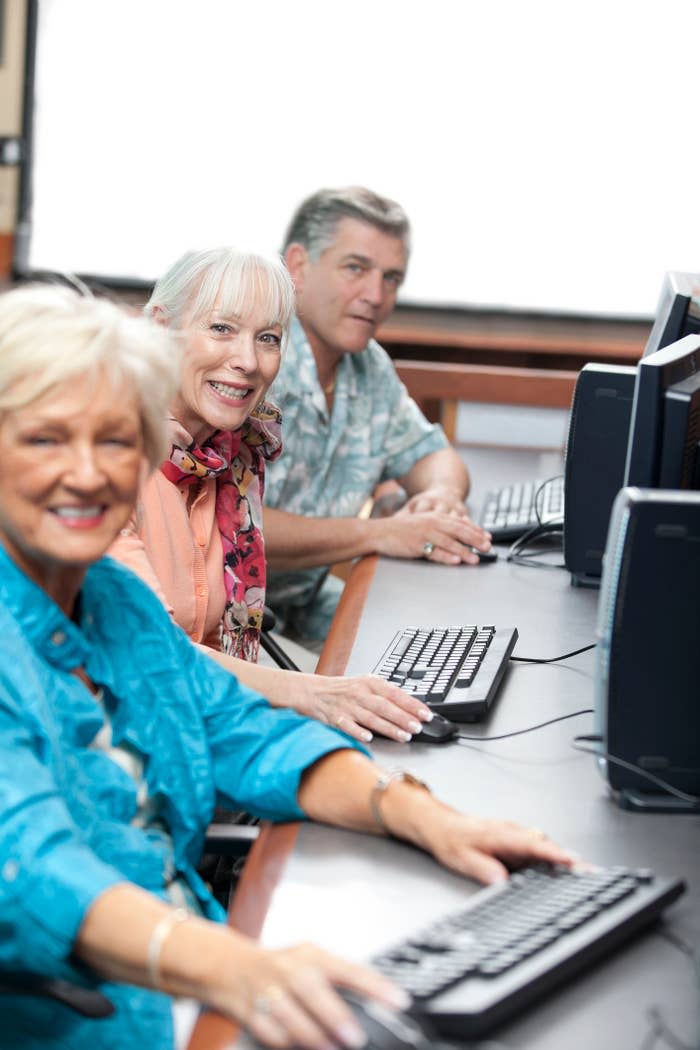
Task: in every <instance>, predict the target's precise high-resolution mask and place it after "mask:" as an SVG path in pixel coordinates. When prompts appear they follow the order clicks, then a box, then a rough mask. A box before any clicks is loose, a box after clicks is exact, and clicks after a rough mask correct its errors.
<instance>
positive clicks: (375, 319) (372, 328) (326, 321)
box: [287, 218, 407, 355]
mask: <svg viewBox="0 0 700 1050" xmlns="http://www.w3.org/2000/svg"><path fill="white" fill-rule="evenodd" d="M406 263H407V258H406V249H405V247H404V244H403V241H402V240H401V238H400V237H394V236H392V235H390V234H387V233H383V232H382V231H381V230H378V229H377V228H376V227H375V226H370V225H369V224H368V223H365V222H360V221H358V220H357V219H349V218H345V219H341V220H340V222H339V223H338V225H337V227H336V232H335V237H334V239H333V243H332V244H331V245H330V246H329V247H328V248H326V250H325V251H324V252H322V253H321V256H320V258H319V259H318V260H317V261H316V262H314V261H313V260H311V259H310V258H309V256H308V254H307V253H306V251H305V249H303V248H301V246H300V245H291V246H290V248H289V249H288V251H287V265H288V266H289V269H290V272H291V274H292V277H293V279H294V284H295V286H296V290H297V313H298V315H299V319H300V321H301V323H302V324H303V326H304V329H305V331H306V334H307V336H308V338H309V341H310V343H311V346H312V347H313V349H314V350H315V351H316V352H319V351H320V352H322V353H324V352H325V353H327V352H330V353H332V354H333V355H339V354H346V353H350V354H351V353H355V352H357V351H360V350H364V348H365V347H366V346H367V342H368V340H369V339H371V338H372V337H373V336H374V334H375V332H376V330H377V328H378V326H379V325H380V324H381V323H382V321H385V320H386V318H387V317H388V316H389V314H390V313H391V311H392V310H393V309H394V304H395V302H396V295H397V293H398V290H399V288H400V286H401V282H402V281H403V278H404V274H405V272H406Z"/></svg>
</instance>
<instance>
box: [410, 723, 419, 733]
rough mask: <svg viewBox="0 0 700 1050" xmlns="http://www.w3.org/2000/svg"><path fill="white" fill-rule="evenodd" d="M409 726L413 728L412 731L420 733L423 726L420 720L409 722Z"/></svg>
mask: <svg viewBox="0 0 700 1050" xmlns="http://www.w3.org/2000/svg"><path fill="white" fill-rule="evenodd" d="M408 728H409V729H410V730H411V732H412V733H420V731H421V729H422V726H421V724H420V722H409V723H408Z"/></svg>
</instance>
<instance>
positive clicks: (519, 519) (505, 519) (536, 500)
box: [479, 477, 564, 543]
mask: <svg viewBox="0 0 700 1050" xmlns="http://www.w3.org/2000/svg"><path fill="white" fill-rule="evenodd" d="M563 520H564V479H563V477H555V478H549V479H546V478H542V479H538V480H537V481H523V482H518V483H516V484H514V485H506V486H505V487H504V488H500V489H492V490H491V491H490V492H487V493H486V498H485V499H484V505H483V507H482V508H481V515H480V517H479V524H480V525H481V527H482V528H483V529H488V531H489V532H490V533H491V535H492V536H493V539H494V542H496V543H510V542H512V541H513V540H517V539H518V537H519V536H522V535H523V534H524V533H526V532H527V531H528V530H529V529H533V528H534V527H535V526H536V525H551V524H554V523H556V522H562V521H563Z"/></svg>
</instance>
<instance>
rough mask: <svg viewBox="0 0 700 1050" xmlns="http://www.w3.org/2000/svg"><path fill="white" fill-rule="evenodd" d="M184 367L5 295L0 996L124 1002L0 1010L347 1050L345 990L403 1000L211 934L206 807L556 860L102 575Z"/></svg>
mask: <svg viewBox="0 0 700 1050" xmlns="http://www.w3.org/2000/svg"><path fill="white" fill-rule="evenodd" d="M177 356H178V355H177V347H176V344H175V343H174V342H173V341H172V337H171V336H169V335H168V334H167V332H166V331H165V330H164V329H163V328H159V327H157V326H155V325H152V324H151V323H150V322H148V321H145V320H143V319H138V318H134V317H128V316H126V315H125V314H123V313H122V312H121V311H120V310H119V309H117V308H116V307H115V306H113V305H111V304H109V303H106V302H100V301H97V300H93V299H90V298H85V297H81V296H79V295H78V294H76V293H75V292H72V291H70V290H67V289H59V288H55V287H43V288H42V287H30V288H25V289H17V290H14V291H11V292H8V293H6V294H5V295H3V296H0V638H1V639H2V646H3V658H2V661H0V814H1V820H0V929H2V937H1V938H0V987H1V986H2V984H3V976H6V977H10V976H11V977H12V978H13V979H16V978H17V977H18V975H24V976H25V979H26V982H28V983H29V984H31V982H32V981H36V980H37V979H38V980H42V981H46V980H55V979H64V980H67V981H69V982H72V983H74V984H78V985H83V986H85V987H87V988H88V989H92V990H99V991H100V992H101V993H104V994H105V995H106V997H107V998H108V999H109V1000H110V1001H111V1002H112V1003H113V1005H114V1007H115V1011H114V1013H113V1014H112V1016H109V1017H106V1018H104V1019H100V1020H93V1019H87V1018H85V1017H81V1016H80V1015H79V1014H77V1013H75V1012H74V1011H71V1010H70V1009H68V1008H67V1007H65V1006H64V1005H62V1004H60V1003H58V1002H57V1001H56V1000H55V999H52V998H49V997H38V996H33V995H29V996H25V995H14V996H13V995H12V994H9V993H7V992H6V991H5V993H4V994H3V992H0V1014H1V1015H2V1018H3V1026H2V1037H1V1041H2V1046H3V1048H4V1050H20V1048H21V1050H35V1048H36V1050H38V1048H39V1047H41V1048H42V1050H45V1048H46V1047H51V1046H54V1047H57V1048H58V1047H60V1048H62V1050H63V1048H68V1047H70V1048H71V1050H88V1048H90V1050H96V1048H107V1047H110V1048H117V1047H119V1048H121V1047H127V1046H129V1047H136V1046H138V1047H142V1046H148V1047H149V1050H173V1047H174V1046H175V1036H174V1028H173V1002H174V1001H175V1000H176V999H177V998H178V997H191V998H195V999H197V1000H198V1001H200V1002H202V1003H204V1004H206V1005H208V1006H210V1007H213V1008H216V1009H218V1010H220V1011H222V1012H223V1013H225V1014H226V1015H228V1016H230V1017H232V1018H234V1019H235V1020H237V1021H239V1022H240V1023H241V1024H243V1025H245V1026H246V1027H247V1028H248V1029H249V1030H250V1031H251V1032H252V1033H253V1034H254V1036H256V1037H257V1038H258V1039H259V1040H261V1041H262V1042H264V1043H266V1044H268V1045H270V1046H274V1047H280V1048H283V1047H290V1046H301V1047H308V1048H318V1050H320V1048H321V1047H327V1046H328V1045H329V1044H331V1043H334V1044H336V1045H339V1046H348V1047H357V1046H360V1045H362V1043H363V1034H362V1032H361V1031H360V1030H359V1029H358V1027H357V1024H356V1022H355V1021H354V1020H353V1017H352V1015H351V1014H350V1013H349V1011H348V1009H347V1007H346V1006H345V1004H344V1003H343V1001H342V1000H341V999H340V998H339V996H338V995H337V994H336V991H335V986H346V987H349V988H353V989H355V990H357V991H359V992H360V993H363V994H366V995H369V996H374V997H376V998H378V999H380V1000H383V1001H384V1002H386V1003H389V1004H391V1003H393V1004H395V1005H397V1006H400V1005H402V1003H403V998H402V993H401V992H400V991H399V990H398V989H397V988H395V987H394V986H393V985H392V984H391V983H389V982H388V981H387V980H385V979H384V978H383V977H381V976H379V975H378V974H376V973H374V972H373V971H371V970H369V969H366V968H364V967H361V966H357V965H354V964H351V963H348V962H345V961H343V960H342V959H338V958H336V957H333V956H330V955H328V954H327V953H325V952H323V951H321V950H320V949H317V948H314V947H312V946H299V947H292V948H288V949H285V950H278V951H269V950H266V949H263V948H261V947H260V946H258V945H257V944H256V943H254V942H253V941H251V940H249V939H247V938H246V937H244V936H242V935H241V934H238V933H236V932H235V931H234V930H232V929H230V928H229V927H227V926H226V925H225V924H224V923H223V919H224V915H223V912H222V910H221V909H220V908H219V906H218V905H217V904H216V902H215V901H214V900H213V899H212V897H211V895H210V894H209V892H208V890H207V888H206V887H205V886H204V885H203V884H202V882H201V881H200V880H199V878H198V876H197V874H196V871H195V867H194V866H195V863H196V861H197V858H198V855H199V852H200V849H201V846H202V842H203V837H204V832H205V829H206V826H207V824H208V822H209V819H210V817H211V814H212V811H213V808H214V805H215V803H216V802H220V803H221V804H223V805H228V806H231V807H236V808H241V807H243V808H245V809H247V810H249V811H251V812H253V813H256V814H258V815H260V816H261V817H264V818H268V819H271V820H293V819H303V818H306V817H308V818H311V819H315V820H320V821H324V822H326V823H329V824H335V825H338V826H342V827H347V828H354V829H357V830H360V831H365V832H372V833H376V834H385V833H387V832H390V833H391V834H393V835H396V836H397V837H400V838H404V839H407V840H409V841H411V842H412V843H414V844H415V845H417V846H419V847H420V848H422V849H424V850H426V851H428V852H430V853H432V854H433V855H434V856H435V857H436V859H437V860H439V861H440V862H442V863H444V864H446V865H448V866H449V867H451V868H453V869H455V870H456V871H459V872H463V873H464V874H465V875H471V876H474V877H476V878H478V879H481V880H483V881H487V882H488V881H494V880H497V879H500V878H503V877H504V876H505V873H506V869H505V866H504V863H518V862H520V861H523V860H531V859H541V860H549V861H555V862H564V863H568V862H569V860H570V858H569V857H568V856H567V854H565V853H564V852H563V851H561V850H560V849H558V848H557V847H556V846H554V845H553V844H552V843H550V842H548V841H547V840H546V839H544V838H543V837H541V836H539V835H536V834H533V832H532V831H528V830H525V829H522V828H518V827H516V826H515V825H513V824H510V823H506V822H500V821H481V820H477V819H475V818H472V817H467V816H464V815H461V814H458V813H456V812H455V811H454V810H452V809H450V808H449V807H447V806H445V805H443V804H441V803H440V802H438V801H437V800H435V799H434V798H433V797H432V796H431V795H430V794H429V793H428V792H427V791H426V790H424V789H422V788H421V787H420V786H417V785H416V784H412V783H410V782H409V781H406V780H402V779H401V778H396V779H393V780H391V781H390V782H389V783H388V786H387V784H386V781H385V780H384V779H383V778H382V771H381V770H379V769H378V767H376V766H375V765H374V763H373V762H372V761H371V760H370V759H369V757H368V756H367V755H366V753H364V751H363V749H362V748H361V746H360V745H359V744H357V743H356V742H355V741H353V740H351V739H350V738H349V737H347V736H345V735H344V734H342V733H340V732H338V731H336V730H333V729H330V728H328V727H325V726H322V725H320V724H319V723H318V722H311V721H308V720H306V719H304V718H302V717H300V716H299V715H297V714H296V713H294V712H292V711H288V710H279V709H273V708H271V707H270V706H269V705H268V703H267V702H266V701H265V700H264V699H263V698H262V697H260V696H259V695H258V694H256V693H254V692H253V691H251V690H249V689H247V688H245V687H243V686H241V685H240V684H239V683H238V682H237V681H236V679H235V678H234V677H233V676H232V675H231V674H230V673H228V672H226V671H224V670H223V669H221V668H219V667H218V666H217V665H216V664H215V663H214V662H213V661H212V660H210V659H209V658H208V657H206V656H205V655H202V654H200V653H199V652H198V651H197V649H196V648H195V647H194V646H193V645H191V643H190V642H189V641H188V640H187V638H186V637H185V635H184V634H183V633H182V631H181V630H180V629H179V628H178V627H176V626H174V625H173V624H172V622H171V621H170V618H169V616H168V614H167V612H166V611H165V609H164V607H163V606H162V604H161V603H160V601H159V600H158V599H157V598H156V597H155V595H154V594H153V593H152V592H151V591H150V589H149V588H147V587H146V586H145V585H144V584H142V583H141V582H140V581H139V580H137V578H136V577H135V576H134V575H133V574H132V573H131V572H130V571H129V570H127V569H125V568H123V567H121V566H119V565H117V564H116V563H115V562H113V561H112V560H111V559H109V558H104V557H103V555H104V553H105V551H106V550H107V548H108V547H109V545H110V543H112V541H113V540H114V537H115V536H116V535H117V533H118V532H119V530H120V529H121V528H122V527H123V526H124V524H125V523H126V521H127V520H128V519H129V516H130V514H131V512H132V508H133V503H134V500H135V497H136V493H137V489H138V485H139V481H140V479H141V476H142V474H143V471H144V469H145V468H146V466H147V464H149V463H150V464H151V465H153V464H155V463H157V462H159V461H160V458H161V457H162V454H163V448H162V444H163V430H162V420H164V419H165V417H166V408H167V405H168V402H169V399H170V397H171V395H172V393H173V388H174V384H175V381H176V378H177ZM372 799H374V805H373V804H372V802H371V800H372ZM378 815H379V816H380V817H381V821H380V822H379V821H378V819H377V816H378ZM271 989H272V990H273V991H274V994H271V991H270V990H271Z"/></svg>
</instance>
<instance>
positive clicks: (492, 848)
mask: <svg viewBox="0 0 700 1050" xmlns="http://www.w3.org/2000/svg"><path fill="white" fill-rule="evenodd" d="M382 818H383V821H384V823H385V825H386V827H387V828H388V830H389V831H390V832H391V833H392V834H394V835H395V836H397V838H404V839H408V840H409V841H410V842H413V843H414V844H415V845H416V846H419V847H420V848H421V849H424V850H425V851H426V852H427V853H432V855H433V856H434V857H435V859H436V860H438V861H439V862H440V863H441V864H444V865H445V867H446V868H451V869H452V870H453V871H457V872H459V873H460V874H461V875H469V876H471V877H472V878H474V879H477V880H478V881H479V882H485V883H490V882H500V881H502V880H503V879H505V878H507V877H508V870H509V869H510V868H518V867H522V866H524V865H527V864H536V863H539V862H543V861H544V862H546V863H549V864H566V865H569V866H570V865H572V864H574V863H578V858H577V857H575V856H574V855H573V854H572V853H569V852H568V851H567V850H564V849H561V847H559V846H557V845H555V843H554V842H552V841H550V839H548V838H547V836H546V835H545V833H544V832H543V831H541V830H540V829H539V828H534V827H523V826H522V825H520V824H515V823H514V822H513V821H510V820H489V819H480V818H478V817H472V816H469V815H467V814H465V813H458V812H457V811H456V810H454V809H452V808H451V806H447V805H445V803H443V802H440V801H439V800H438V799H436V798H434V797H433V796H432V795H429V794H428V793H427V792H425V791H423V790H420V789H417V788H416V787H414V786H412V785H406V784H404V783H402V782H394V783H392V784H391V785H390V787H389V788H388V789H387V790H386V791H385V792H384V797H383V799H382Z"/></svg>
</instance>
